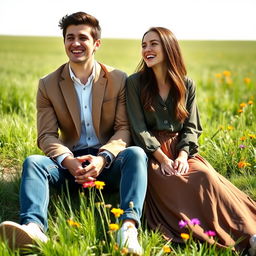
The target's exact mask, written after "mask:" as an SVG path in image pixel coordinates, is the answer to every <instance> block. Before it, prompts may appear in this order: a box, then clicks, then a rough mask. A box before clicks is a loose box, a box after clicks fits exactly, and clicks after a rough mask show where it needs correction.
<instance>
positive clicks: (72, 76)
mask: <svg viewBox="0 0 256 256" xmlns="http://www.w3.org/2000/svg"><path fill="white" fill-rule="evenodd" d="M95 67H96V62H95V61H94V64H93V68H92V73H91V74H90V76H89V77H88V80H87V83H86V84H88V83H89V82H91V81H93V80H94V78H95V71H96V68H95ZM68 69H69V75H70V77H71V79H72V80H73V82H78V83H79V84H82V85H85V84H83V83H82V82H81V81H80V79H79V78H77V77H76V76H75V74H74V72H73V71H72V69H71V67H70V63H69V64H68Z"/></svg>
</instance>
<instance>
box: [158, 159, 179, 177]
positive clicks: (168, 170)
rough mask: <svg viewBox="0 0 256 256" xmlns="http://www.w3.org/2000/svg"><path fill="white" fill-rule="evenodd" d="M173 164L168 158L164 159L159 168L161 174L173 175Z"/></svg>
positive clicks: (174, 171) (174, 172)
mask: <svg viewBox="0 0 256 256" xmlns="http://www.w3.org/2000/svg"><path fill="white" fill-rule="evenodd" d="M173 164H174V162H173V161H172V160H171V159H170V158H166V159H165V160H164V161H163V162H161V164H160V167H161V171H162V174H163V175H165V176H170V175H175V174H176V170H175V169H174V167H173Z"/></svg>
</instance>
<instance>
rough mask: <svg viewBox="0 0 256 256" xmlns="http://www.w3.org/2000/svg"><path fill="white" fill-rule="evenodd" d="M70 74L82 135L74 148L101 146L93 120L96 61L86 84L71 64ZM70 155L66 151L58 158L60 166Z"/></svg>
mask: <svg viewBox="0 0 256 256" xmlns="http://www.w3.org/2000/svg"><path fill="white" fill-rule="evenodd" d="M69 74H70V77H71V79H72V81H73V82H74V87H75V90H76V93H77V98H78V100H79V105H80V117H81V136H80V139H79V141H78V143H77V144H76V145H75V147H74V148H73V150H74V151H76V150H79V149H84V148H99V147H100V146H101V144H100V142H99V139H98V138H97V136H96V133H95V130H94V127H93V122H92V86H93V81H94V78H95V63H94V66H93V70H92V73H91V75H90V76H89V78H88V80H87V82H86V84H83V83H82V82H81V81H80V79H79V78H77V77H76V76H75V74H74V73H73V71H72V69H71V67H70V65H69ZM68 155H69V154H68V153H65V154H62V155H60V156H58V157H57V158H56V160H57V162H58V164H59V165H60V166H62V165H61V162H62V161H63V160H64V159H65V157H67V156H68Z"/></svg>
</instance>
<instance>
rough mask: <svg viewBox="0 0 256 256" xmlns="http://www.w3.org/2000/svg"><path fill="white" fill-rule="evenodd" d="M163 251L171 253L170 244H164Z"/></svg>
mask: <svg viewBox="0 0 256 256" xmlns="http://www.w3.org/2000/svg"><path fill="white" fill-rule="evenodd" d="M163 252H165V253H169V252H171V248H170V247H169V246H168V245H164V246H163Z"/></svg>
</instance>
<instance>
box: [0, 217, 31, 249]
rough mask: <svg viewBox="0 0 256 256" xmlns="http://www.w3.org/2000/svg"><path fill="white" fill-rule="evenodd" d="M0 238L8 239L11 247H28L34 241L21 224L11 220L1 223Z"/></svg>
mask: <svg viewBox="0 0 256 256" xmlns="http://www.w3.org/2000/svg"><path fill="white" fill-rule="evenodd" d="M0 238H1V239H3V240H4V241H7V244H8V246H9V247H10V248H11V249H17V248H26V247H27V246H28V245H29V244H33V243H34V240H33V239H32V238H31V237H30V236H29V235H28V233H27V232H26V231H25V230H23V229H22V228H21V226H20V225H19V224H16V223H14V222H11V221H10V222H9V221H5V222H3V223H2V224H1V225H0Z"/></svg>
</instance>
